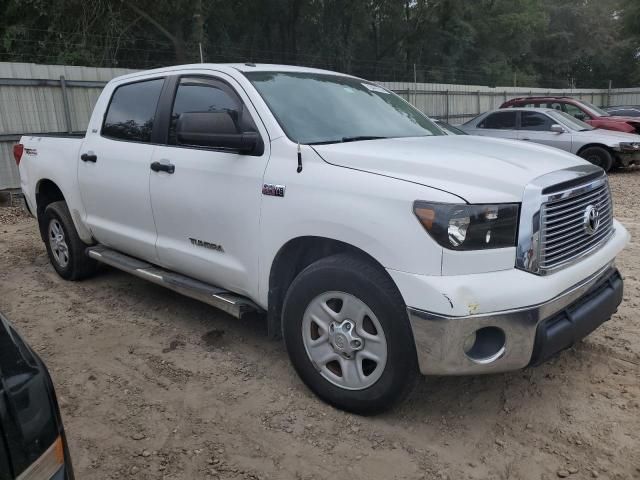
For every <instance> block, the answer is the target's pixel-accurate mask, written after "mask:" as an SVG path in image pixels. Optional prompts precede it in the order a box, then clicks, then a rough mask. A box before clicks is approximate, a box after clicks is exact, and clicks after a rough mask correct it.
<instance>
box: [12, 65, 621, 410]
mask: <svg viewBox="0 0 640 480" xmlns="http://www.w3.org/2000/svg"><path fill="white" fill-rule="evenodd" d="M15 156H16V159H17V161H18V162H19V169H20V176H21V183H22V190H23V192H24V195H25V198H26V202H27V204H28V206H29V208H30V210H31V211H32V212H34V214H35V216H36V217H37V219H38V222H39V225H40V231H41V234H42V238H43V240H44V242H45V245H46V248H47V251H48V253H49V257H50V260H51V263H52V265H53V267H54V268H55V270H56V271H57V272H58V274H60V276H62V277H63V278H65V279H68V280H80V279H82V278H86V277H89V276H91V275H92V274H93V273H94V272H95V271H96V266H97V265H98V264H100V263H103V264H107V265H111V266H113V267H116V268H118V269H121V270H124V271H126V272H130V273H131V274H133V275H136V276H138V277H141V278H144V279H146V280H149V281H151V282H155V283H157V284H160V285H163V286H165V287H167V288H170V289H173V290H175V291H178V292H181V293H183V294H185V295H188V296H191V297H193V298H197V299H199V300H201V301H204V302H207V303H209V304H211V305H214V306H216V307H219V308H221V309H223V310H225V311H226V312H228V313H229V314H231V315H233V316H235V317H238V318H241V317H242V316H243V315H244V314H246V313H247V312H259V313H263V314H264V317H265V321H266V322H267V323H268V329H269V332H270V335H271V336H273V337H279V336H282V337H283V338H284V343H285V345H286V348H287V351H288V353H289V356H290V359H291V361H292V364H293V366H294V368H295V370H296V371H297V372H298V374H299V375H300V377H301V378H302V380H303V381H304V382H305V383H306V384H307V385H308V386H309V387H310V388H311V389H312V390H313V391H314V392H315V393H316V394H317V395H318V396H320V397H321V398H322V399H324V400H325V401H327V402H329V403H331V404H332V405H335V406H337V407H339V408H342V409H345V410H349V411H353V412H358V413H361V414H372V413H376V412H379V411H382V410H384V409H386V408H389V407H390V406H392V405H393V404H395V403H396V402H398V401H399V400H400V399H401V398H402V397H403V396H404V395H405V394H406V393H407V392H408V391H409V390H410V388H411V386H412V384H413V383H414V380H415V379H416V376H417V374H418V373H419V372H421V373H423V374H426V375H469V374H484V373H494V372H504V371H508V370H514V369H520V368H524V367H526V366H528V365H532V364H537V363H540V362H542V361H544V360H546V359H547V358H549V357H550V356H552V355H554V354H556V353H557V352H559V351H560V350H563V349H565V348H567V347H569V346H570V345H572V344H573V343H574V342H576V341H577V340H578V339H580V338H582V337H584V336H585V335H587V334H589V333H590V332H591V331H592V330H594V329H595V328H597V327H598V326H599V325H600V324H602V323H603V322H604V321H605V320H607V319H609V317H610V316H611V315H612V314H613V312H615V310H616V308H617V306H618V304H619V303H620V302H621V299H622V288H623V287H622V279H621V276H620V274H619V272H618V270H617V269H616V267H615V263H614V261H615V257H616V255H617V254H618V253H619V252H620V251H621V250H622V249H623V247H624V246H625V244H626V243H627V242H628V238H629V235H628V233H627V231H626V230H625V228H624V227H623V226H622V225H621V224H620V223H619V222H617V221H616V220H614V218H613V212H612V205H611V196H610V191H609V185H608V180H607V177H606V175H605V173H604V171H603V170H602V169H601V168H599V167H596V166H594V165H591V164H589V163H587V162H585V161H584V160H583V159H581V158H578V157H576V156H574V155H572V154H569V153H566V152H562V151H560V150H556V149H553V148H549V147H545V146H540V145H529V144H521V143H518V142H513V141H508V140H498V139H491V138H479V137H473V136H466V135H459V136H449V135H445V134H444V132H442V130H440V129H439V128H438V127H437V126H435V125H434V124H433V122H432V121H431V120H430V119H429V118H427V117H426V116H425V115H424V114H422V113H421V112H420V111H418V110H417V109H415V108H414V107H412V106H411V105H410V104H409V103H407V102H406V101H404V100H403V99H402V98H400V97H399V96H397V95H395V94H394V93H392V92H390V91H388V90H386V89H385V88H382V87H381V86H379V85H377V84H375V83H372V82H369V81H366V80H362V79H359V78H355V77H352V76H348V75H343V74H339V73H334V72H329V71H324V70H316V69H309V68H299V67H292V66H277V65H255V64H224V65H217V64H198V65H187V66H177V67H170V68H163V69H158V70H151V71H146V72H139V73H134V74H131V75H126V76H123V77H119V78H116V79H114V80H112V81H111V82H109V84H108V85H107V86H106V87H105V89H104V91H103V92H102V94H101V96H100V98H99V99H98V101H97V103H96V105H95V109H94V112H93V115H92V117H91V119H90V121H89V126H88V130H87V133H86V135H85V136H84V138H51V137H23V138H22V139H21V140H20V144H18V145H17V146H16V148H15ZM123 327H126V320H124V319H123Z"/></svg>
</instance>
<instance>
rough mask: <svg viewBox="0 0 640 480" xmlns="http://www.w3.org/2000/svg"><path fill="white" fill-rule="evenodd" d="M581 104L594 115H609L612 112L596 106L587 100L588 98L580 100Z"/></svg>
mask: <svg viewBox="0 0 640 480" xmlns="http://www.w3.org/2000/svg"><path fill="white" fill-rule="evenodd" d="M579 102H580V104H581V105H582V106H583V107H585V109H586V110H587V111H588V112H589V113H590V114H591V116H592V117H608V116H610V115H611V114H610V113H609V112H606V111H605V110H603V109H601V108H600V107H596V106H595V105H594V104H593V103H591V102H587V101H586V100H579Z"/></svg>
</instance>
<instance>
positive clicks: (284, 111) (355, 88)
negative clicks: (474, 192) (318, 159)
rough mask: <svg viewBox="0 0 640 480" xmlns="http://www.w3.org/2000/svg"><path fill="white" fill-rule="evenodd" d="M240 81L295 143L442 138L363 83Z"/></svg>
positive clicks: (301, 78)
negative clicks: (253, 91)
mask: <svg viewBox="0 0 640 480" xmlns="http://www.w3.org/2000/svg"><path fill="white" fill-rule="evenodd" d="M245 76H246V77H247V78H248V79H249V81H250V82H251V83H252V84H253V86H254V87H255V88H256V90H257V91H258V93H259V94H260V95H261V96H262V98H263V99H264V101H265V102H266V104H267V106H268V107H269V109H270V110H271V112H272V113H273V115H274V116H275V118H276V120H277V121H278V123H279V124H280V126H281V127H282V129H283V130H284V132H285V133H286V134H287V136H288V137H289V138H290V139H291V140H292V141H294V142H299V143H304V144H319V143H339V142H347V141H357V140H370V139H374V138H392V137H393V138H397V137H427V136H433V135H444V133H443V132H442V131H441V130H440V129H438V127H436V126H435V125H434V124H433V122H432V121H431V120H429V119H428V118H427V117H426V115H424V114H423V113H422V112H420V111H419V110H417V109H416V108H414V107H413V106H411V105H410V104H409V103H407V102H405V101H404V100H403V99H402V98H400V97H398V96H397V95H396V94H394V93H392V92H390V91H388V90H386V89H384V88H382V87H380V86H378V85H376V84H374V83H370V82H366V81H364V80H360V79H357V78H351V77H346V76H342V75H331V74H322V73H302V72H246V73H245Z"/></svg>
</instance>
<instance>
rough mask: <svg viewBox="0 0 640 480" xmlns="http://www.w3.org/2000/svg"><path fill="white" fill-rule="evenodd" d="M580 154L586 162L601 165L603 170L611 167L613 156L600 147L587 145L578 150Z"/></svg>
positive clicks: (606, 170)
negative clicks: (580, 150)
mask: <svg viewBox="0 0 640 480" xmlns="http://www.w3.org/2000/svg"><path fill="white" fill-rule="evenodd" d="M580 156H581V157H582V158H584V159H585V160H586V161H587V162H590V163H593V164H594V165H597V166H598V167H601V168H602V169H603V170H604V171H605V172H608V171H609V170H611V167H613V156H612V155H611V153H609V151H608V150H607V149H605V148H602V147H589V148H585V149H584V150H583V151H582V152H580Z"/></svg>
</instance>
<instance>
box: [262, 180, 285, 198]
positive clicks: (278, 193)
mask: <svg viewBox="0 0 640 480" xmlns="http://www.w3.org/2000/svg"><path fill="white" fill-rule="evenodd" d="M284 190H285V186H284V185H274V184H273V183H265V184H264V185H262V194H263V195H270V196H272V197H284Z"/></svg>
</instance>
